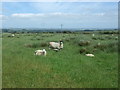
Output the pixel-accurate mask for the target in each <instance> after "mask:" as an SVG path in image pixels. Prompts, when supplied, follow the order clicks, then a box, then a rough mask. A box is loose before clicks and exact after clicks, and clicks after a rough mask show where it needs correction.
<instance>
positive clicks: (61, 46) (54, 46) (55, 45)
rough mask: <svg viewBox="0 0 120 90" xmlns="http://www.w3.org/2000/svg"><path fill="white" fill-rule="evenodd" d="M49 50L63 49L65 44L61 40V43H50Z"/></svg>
mask: <svg viewBox="0 0 120 90" xmlns="http://www.w3.org/2000/svg"><path fill="white" fill-rule="evenodd" d="M49 48H53V49H55V50H56V49H58V50H60V49H62V48H63V42H62V41H61V40H60V42H49Z"/></svg>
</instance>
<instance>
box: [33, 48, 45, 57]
mask: <svg viewBox="0 0 120 90" xmlns="http://www.w3.org/2000/svg"><path fill="white" fill-rule="evenodd" d="M34 55H43V56H46V55H47V52H46V50H45V49H43V50H36V51H35V53H34Z"/></svg>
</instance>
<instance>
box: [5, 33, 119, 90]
mask: <svg viewBox="0 0 120 90" xmlns="http://www.w3.org/2000/svg"><path fill="white" fill-rule="evenodd" d="M43 36H45V35H41V34H39V35H37V38H40V39H41V38H42V39H43V40H36V39H35V40H31V39H32V38H35V37H36V36H35V35H31V36H27V35H21V36H20V38H16V37H13V38H8V37H7V35H6V34H4V37H3V87H4V88H11V87H12V88H18V87H21V88H48V87H50V88H60V87H62V88H70V87H72V88H112V87H113V88H114V87H117V70H118V66H117V62H118V61H117V60H118V56H117V52H111V53H106V52H103V51H100V52H97V53H95V57H94V58H91V57H86V56H85V55H82V54H80V53H79V49H80V48H82V47H80V46H78V45H77V44H76V42H77V41H78V40H83V39H84V40H91V43H92V44H95V43H98V42H102V43H109V42H112V41H115V40H103V41H100V40H94V41H93V40H92V39H91V38H92V37H91V35H87V34H86V35H83V34H77V35H76V36H75V35H72V34H69V35H62V34H55V35H53V36H50V37H49V36H48V37H46V36H45V37H43ZM70 37H76V39H75V40H71V41H69V42H67V41H66V42H64V49H63V50H61V51H60V52H55V51H52V50H49V49H48V47H41V48H26V47H24V44H28V43H40V42H48V41H53V40H54V41H58V40H59V39H60V38H62V39H63V38H70ZM99 37H100V36H99ZM42 48H45V49H46V50H47V52H48V54H47V56H46V57H44V56H34V55H33V54H34V51H35V50H36V49H42Z"/></svg>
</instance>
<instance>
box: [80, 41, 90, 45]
mask: <svg viewBox="0 0 120 90" xmlns="http://www.w3.org/2000/svg"><path fill="white" fill-rule="evenodd" d="M78 45H79V46H88V45H90V41H84V40H83V41H80V42H79V43H78Z"/></svg>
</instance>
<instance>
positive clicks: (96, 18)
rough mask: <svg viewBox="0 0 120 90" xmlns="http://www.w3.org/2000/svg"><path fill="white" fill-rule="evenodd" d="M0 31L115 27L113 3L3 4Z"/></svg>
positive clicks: (115, 10) (115, 16)
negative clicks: (61, 25) (9, 29)
mask: <svg viewBox="0 0 120 90" xmlns="http://www.w3.org/2000/svg"><path fill="white" fill-rule="evenodd" d="M2 9H3V13H1V14H0V17H2V20H3V28H4V27H5V28H6V27H7V28H60V24H63V28H117V27H118V25H117V23H118V3H117V2H39V3H38V2H37V3H33V2H6V3H5V2H4V3H3V7H2Z"/></svg>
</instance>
